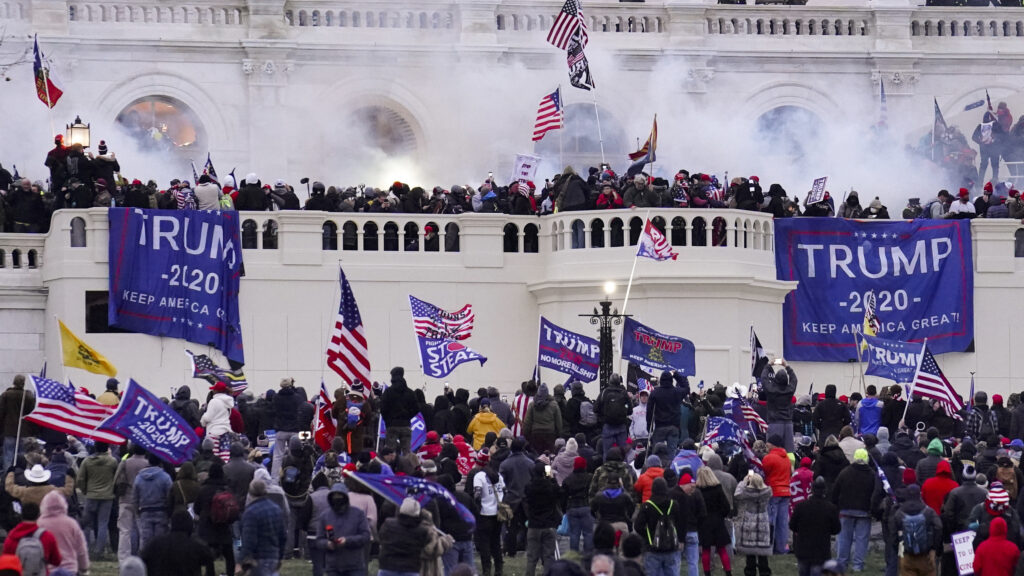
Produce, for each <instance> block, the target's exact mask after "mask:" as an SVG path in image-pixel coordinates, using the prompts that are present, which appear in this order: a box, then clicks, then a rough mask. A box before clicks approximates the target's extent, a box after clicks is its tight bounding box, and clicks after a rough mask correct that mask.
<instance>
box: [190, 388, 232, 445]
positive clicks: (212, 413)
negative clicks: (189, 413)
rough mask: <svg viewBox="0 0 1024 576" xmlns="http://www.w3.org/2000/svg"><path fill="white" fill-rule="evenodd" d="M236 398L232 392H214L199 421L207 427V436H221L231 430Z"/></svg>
mask: <svg viewBox="0 0 1024 576" xmlns="http://www.w3.org/2000/svg"><path fill="white" fill-rule="evenodd" d="M234 407H235V399H234V398H232V397H231V395H230V394H214V395H213V398H211V399H210V401H209V402H208V403H207V404H206V413H205V414H203V417H202V418H200V420H199V423H200V424H202V425H203V427H204V428H206V437H207V438H220V437H221V436H223V435H224V434H227V433H228V432H231V409H232V408H234Z"/></svg>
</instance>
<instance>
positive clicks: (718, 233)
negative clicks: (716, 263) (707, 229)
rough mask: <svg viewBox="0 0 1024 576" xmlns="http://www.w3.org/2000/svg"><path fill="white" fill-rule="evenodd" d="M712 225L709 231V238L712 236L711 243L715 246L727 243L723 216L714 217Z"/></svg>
mask: <svg viewBox="0 0 1024 576" xmlns="http://www.w3.org/2000/svg"><path fill="white" fill-rule="evenodd" d="M712 226H713V228H712V231H711V238H712V241H713V244H714V245H715V246H725V245H727V242H728V238H729V237H728V235H727V234H726V230H725V227H726V224H725V218H722V217H721V216H719V217H717V218H715V219H714V220H713V221H712Z"/></svg>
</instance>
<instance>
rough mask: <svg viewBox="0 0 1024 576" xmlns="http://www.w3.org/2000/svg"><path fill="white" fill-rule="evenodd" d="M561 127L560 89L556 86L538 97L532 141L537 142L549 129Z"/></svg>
mask: <svg viewBox="0 0 1024 576" xmlns="http://www.w3.org/2000/svg"><path fill="white" fill-rule="evenodd" d="M561 127H562V89H561V88H558V89H556V90H555V91H554V92H552V93H551V94H548V95H546V96H544V97H543V98H541V99H540V106H539V107H538V108H537V121H536V122H535V123H534V124H533V141H534V142H537V141H539V140H540V139H541V138H544V135H545V134H547V133H548V131H550V130H558V129H559V128H561Z"/></svg>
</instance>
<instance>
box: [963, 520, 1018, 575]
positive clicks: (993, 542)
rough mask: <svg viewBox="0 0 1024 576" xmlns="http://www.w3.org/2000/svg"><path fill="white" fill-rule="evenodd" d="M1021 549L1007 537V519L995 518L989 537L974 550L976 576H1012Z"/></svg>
mask: <svg viewBox="0 0 1024 576" xmlns="http://www.w3.org/2000/svg"><path fill="white" fill-rule="evenodd" d="M1018 559H1020V549H1019V548H1017V545H1016V544H1014V543H1013V542H1010V541H1009V540H1007V539H1006V521H1005V520H1003V519H1002V518H995V519H993V520H992V524H991V526H990V528H989V536H988V539H987V540H985V541H984V542H982V543H981V545H979V546H978V548H977V549H976V550H975V551H974V576H1012V575H1013V573H1014V570H1015V569H1016V568H1017V560H1018Z"/></svg>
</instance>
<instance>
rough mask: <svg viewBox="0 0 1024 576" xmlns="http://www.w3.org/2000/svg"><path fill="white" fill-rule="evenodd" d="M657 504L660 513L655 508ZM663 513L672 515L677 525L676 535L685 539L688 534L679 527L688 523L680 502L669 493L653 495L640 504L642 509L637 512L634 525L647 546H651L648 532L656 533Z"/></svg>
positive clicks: (673, 521)
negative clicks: (669, 495) (680, 507)
mask: <svg viewBox="0 0 1024 576" xmlns="http://www.w3.org/2000/svg"><path fill="white" fill-rule="evenodd" d="M655 506H657V508H658V510H661V512H660V513H659V512H658V510H655ZM662 514H667V515H669V516H671V517H672V523H673V524H675V525H676V536H677V537H678V538H682V539H683V541H685V538H686V534H685V533H684V532H681V531H680V530H679V527H680V526H684V525H685V524H686V518H685V517H684V516H683V512H682V510H680V509H679V503H678V502H676V501H675V500H673V499H672V498H669V497H668V495H662V496H653V495H652V496H651V498H650V499H649V500H648V501H647V502H644V503H643V504H642V505H641V506H640V511H639V512H637V513H636V523H635V527H634V531H635V532H636V533H637V534H639V535H640V537H641V538H643V541H644V545H645V547H646V546H650V541H649V540H648V539H647V538H648V534H651V535H653V534H654V531H655V529H657V527H658V519H659V518H661V516H662Z"/></svg>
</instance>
